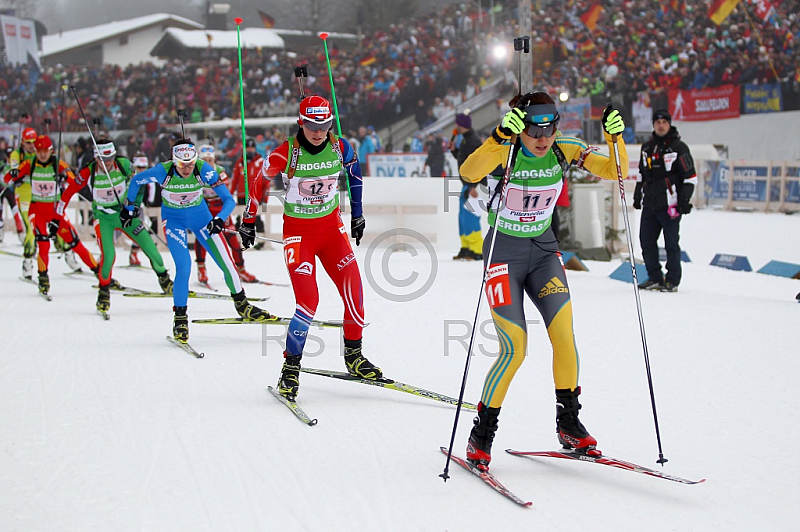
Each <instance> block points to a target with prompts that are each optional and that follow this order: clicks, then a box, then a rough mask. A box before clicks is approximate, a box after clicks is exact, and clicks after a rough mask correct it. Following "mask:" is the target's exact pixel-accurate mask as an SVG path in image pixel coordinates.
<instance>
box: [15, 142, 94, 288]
mask: <svg viewBox="0 0 800 532" xmlns="http://www.w3.org/2000/svg"><path fill="white" fill-rule="evenodd" d="M34 146H35V147H36V157H35V158H33V159H31V160H25V161H23V162H22V163H21V164H20V165H19V173H18V174H17V175H16V177H14V178H13V179H12V181H20V180H22V179H24V178H26V177H28V176H30V184H31V205H30V208H29V210H28V217H29V219H30V223H31V226H32V227H33V232H34V235H35V238H36V244H37V247H38V248H39V257H38V266H39V268H38V269H39V291H40V292H42V293H43V294H47V293H48V292H49V291H50V278H49V276H48V273H47V268H48V266H49V255H48V254H49V252H50V239H51V238H55V237H56V236H60V237H61V238H62V239H63V240H64V242H65V243H66V248H65V251H68V250H70V249H74V250H75V253H77V254H78V256H80V258H81V260H83V262H84V263H85V264H86V266H88V267H89V268H90V269H91V270H92V271H94V272H96V271H97V262H96V261H95V259H94V257H93V256H92V254H91V253H90V252H89V250H88V249H86V247H85V246H84V245H83V244H82V243H81V241H80V240H79V239H78V233H77V232H76V231H75V227H73V225H72V223H71V222H70V221H69V219H67V217H66V216H64V217H63V218H62V219H61V221H60V223H59V220H58V218H57V217H56V203H58V200H59V199H60V197H61V182H62V181H64V180H67V181H69V182H72V181H74V180H75V174H73V173H72V171H71V170H70V169H69V166H68V165H67V163H65V162H64V161H60V160H59V159H58V158H57V157H55V156H54V155H53V141H52V140H50V137H48V136H45V135H40V136H39V137H37V139H36V142H34Z"/></svg>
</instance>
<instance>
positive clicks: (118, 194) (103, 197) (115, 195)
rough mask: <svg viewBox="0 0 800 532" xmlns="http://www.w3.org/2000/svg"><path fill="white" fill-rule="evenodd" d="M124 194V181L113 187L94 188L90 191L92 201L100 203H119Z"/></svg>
mask: <svg viewBox="0 0 800 532" xmlns="http://www.w3.org/2000/svg"><path fill="white" fill-rule="evenodd" d="M123 194H125V183H120V184H119V185H117V186H115V187H114V188H95V189H94V190H93V191H92V197H93V199H94V201H96V202H97V203H100V204H102V205H112V204H115V203H119V202H120V200H121V199H122V198H123Z"/></svg>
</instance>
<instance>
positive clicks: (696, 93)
mask: <svg viewBox="0 0 800 532" xmlns="http://www.w3.org/2000/svg"><path fill="white" fill-rule="evenodd" d="M739 101H740V97H739V87H738V86H737V85H723V86H721V87H715V88H713V89H701V90H681V89H672V90H670V91H669V112H670V114H671V115H672V119H673V120H686V121H690V122H691V121H699V120H720V119H722V118H736V117H738V116H739Z"/></svg>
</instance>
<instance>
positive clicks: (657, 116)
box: [653, 109, 672, 124]
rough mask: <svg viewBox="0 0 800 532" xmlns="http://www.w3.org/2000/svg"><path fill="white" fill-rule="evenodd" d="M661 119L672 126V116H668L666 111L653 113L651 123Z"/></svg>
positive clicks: (661, 110) (660, 110)
mask: <svg viewBox="0 0 800 532" xmlns="http://www.w3.org/2000/svg"><path fill="white" fill-rule="evenodd" d="M661 118H663V119H664V120H666V121H667V122H669V123H670V124H672V116H670V114H669V111H667V110H666V109H658V110H656V111H653V122H655V121H656V120H659V119H661Z"/></svg>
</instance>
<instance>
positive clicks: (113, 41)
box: [40, 13, 235, 66]
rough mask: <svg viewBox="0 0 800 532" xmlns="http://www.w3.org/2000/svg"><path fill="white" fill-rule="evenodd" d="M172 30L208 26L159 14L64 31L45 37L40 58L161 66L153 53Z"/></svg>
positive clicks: (53, 61)
mask: <svg viewBox="0 0 800 532" xmlns="http://www.w3.org/2000/svg"><path fill="white" fill-rule="evenodd" d="M171 28H175V29H180V30H202V29H203V28H204V26H203V24H200V23H199V22H195V21H193V20H189V19H187V18H184V17H179V16H177V15H170V14H168V13H156V14H153V15H146V16H143V17H137V18H132V19H128V20H120V21H113V22H108V23H106V24H100V25H98V26H91V27H89V28H81V29H77V30H70V31H63V32H59V33H55V34H53V35H45V36H44V37H43V38H42V53H41V56H40V59H41V62H42V63H43V64H44V65H50V66H52V65H55V64H57V63H61V64H62V65H83V64H93V65H103V64H112V65H120V66H127V65H130V64H138V63H141V62H153V63H157V64H158V63H162V62H163V61H160V60H159V59H158V58H156V57H153V56H152V55H150V53H151V50H152V49H153V45H155V44H156V43H157V42H158V41H159V39H161V36H162V35H163V33H164V32H165V31H166V30H168V29H171ZM234 33H235V32H234ZM234 39H235V35H234Z"/></svg>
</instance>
